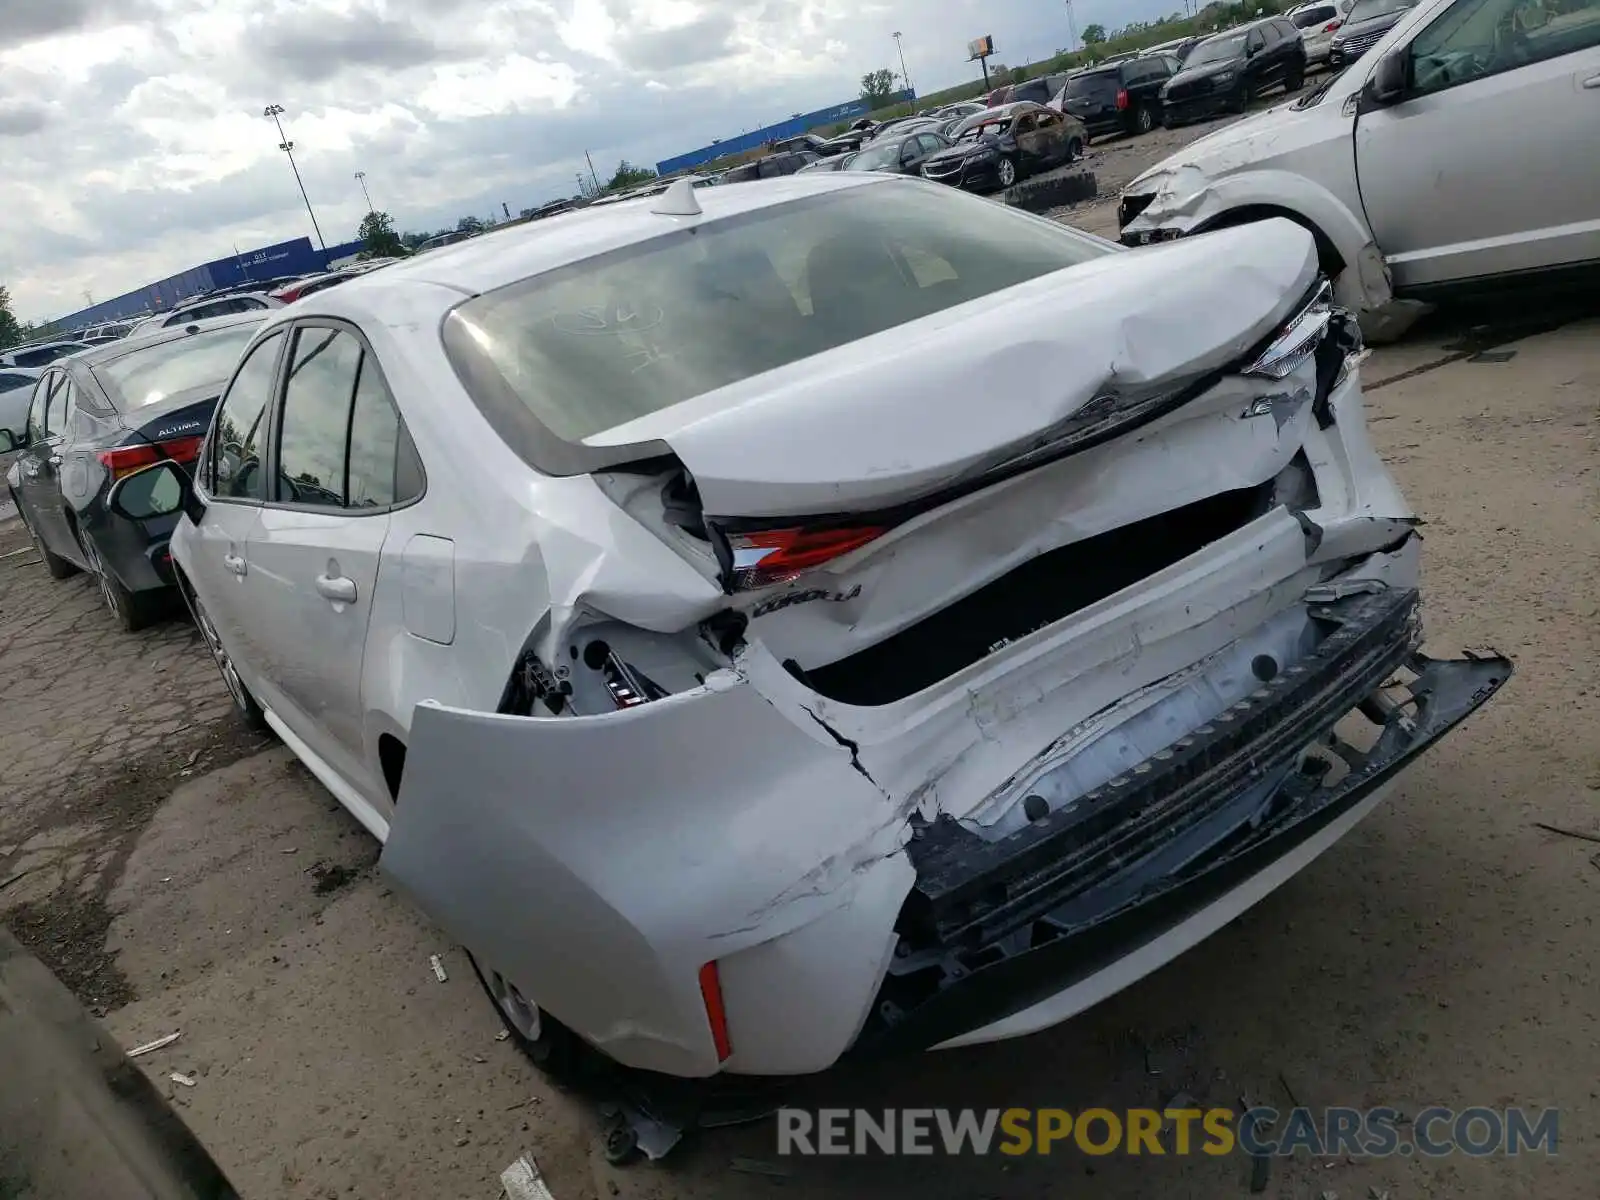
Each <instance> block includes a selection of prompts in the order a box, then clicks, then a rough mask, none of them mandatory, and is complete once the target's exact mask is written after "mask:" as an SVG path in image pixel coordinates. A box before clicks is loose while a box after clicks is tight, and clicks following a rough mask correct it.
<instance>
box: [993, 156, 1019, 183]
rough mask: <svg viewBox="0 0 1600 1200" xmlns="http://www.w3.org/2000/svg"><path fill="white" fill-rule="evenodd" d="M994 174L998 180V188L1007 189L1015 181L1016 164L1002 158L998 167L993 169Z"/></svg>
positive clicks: (1011, 160)
mask: <svg viewBox="0 0 1600 1200" xmlns="http://www.w3.org/2000/svg"><path fill="white" fill-rule="evenodd" d="M995 174H996V175H997V176H998V177H999V179H1000V186H1001V187H1003V188H1008V187H1010V186H1011V185H1012V184H1014V183H1016V181H1017V163H1016V160H1015V159H1011V158H1002V159H1001V160H1000V165H999V166H998V167H996V168H995Z"/></svg>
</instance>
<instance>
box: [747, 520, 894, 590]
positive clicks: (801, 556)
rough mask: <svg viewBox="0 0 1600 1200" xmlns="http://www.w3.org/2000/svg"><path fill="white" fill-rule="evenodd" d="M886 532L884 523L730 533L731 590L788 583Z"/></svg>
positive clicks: (886, 527) (886, 528)
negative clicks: (842, 527)
mask: <svg viewBox="0 0 1600 1200" xmlns="http://www.w3.org/2000/svg"><path fill="white" fill-rule="evenodd" d="M887 531H888V526H886V525H862V526H857V527H854V528H847V529H760V530H756V531H754V532H751V533H730V534H728V535H727V538H728V550H729V551H730V553H731V557H732V562H731V563H730V564H729V566H730V568H731V570H730V572H729V574H730V576H731V579H730V582H731V584H732V588H731V590H732V591H736V592H741V591H744V592H747V591H750V590H752V589H754V588H761V587H767V586H769V585H771V584H774V583H787V582H788V581H789V580H791V579H794V578H795V577H797V576H799V575H803V574H805V573H806V572H807V571H809V570H811V568H813V567H818V566H821V565H822V564H823V563H825V562H829V561H831V560H833V559H835V558H839V557H840V556H841V555H845V554H849V553H850V551H852V550H857V549H860V548H861V547H862V546H865V545H866V544H867V543H868V542H870V541H872V540H873V539H874V538H877V537H881V536H882V535H883V534H884V533H886V532H887Z"/></svg>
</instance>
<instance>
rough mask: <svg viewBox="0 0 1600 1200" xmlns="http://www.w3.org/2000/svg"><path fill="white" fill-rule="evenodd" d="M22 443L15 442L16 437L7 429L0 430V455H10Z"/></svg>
mask: <svg viewBox="0 0 1600 1200" xmlns="http://www.w3.org/2000/svg"><path fill="white" fill-rule="evenodd" d="M21 444H22V443H21V442H19V441H18V440H17V435H16V434H14V433H12V432H11V430H9V429H0V454H10V453H11V452H12V451H13V450H15V449H16V448H17V447H18V446H20V445H21Z"/></svg>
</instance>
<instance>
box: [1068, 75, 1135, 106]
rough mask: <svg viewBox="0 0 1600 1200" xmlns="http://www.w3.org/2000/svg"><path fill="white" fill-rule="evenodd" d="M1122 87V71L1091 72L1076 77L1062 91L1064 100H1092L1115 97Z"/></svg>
mask: <svg viewBox="0 0 1600 1200" xmlns="http://www.w3.org/2000/svg"><path fill="white" fill-rule="evenodd" d="M1121 87H1122V73H1121V72H1120V71H1090V72H1089V73H1087V74H1085V75H1074V76H1073V77H1072V78H1071V79H1069V80H1067V86H1066V87H1064V88H1063V89H1062V90H1061V96H1062V99H1064V100H1092V99H1096V98H1098V97H1102V96H1108V95H1109V96H1115V95H1116V94H1117V91H1118V89H1119V88H1121Z"/></svg>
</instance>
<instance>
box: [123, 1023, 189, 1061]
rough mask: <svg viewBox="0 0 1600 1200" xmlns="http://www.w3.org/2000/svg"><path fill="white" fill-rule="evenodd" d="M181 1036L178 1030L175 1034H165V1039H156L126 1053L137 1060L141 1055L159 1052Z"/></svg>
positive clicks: (181, 1032)
mask: <svg viewBox="0 0 1600 1200" xmlns="http://www.w3.org/2000/svg"><path fill="white" fill-rule="evenodd" d="M182 1036H183V1030H181V1029H180V1030H178V1031H176V1032H175V1033H169V1034H167V1036H166V1037H158V1038H157V1039H156V1040H155V1041H153V1042H146V1043H145V1044H144V1045H142V1046H135V1047H134V1048H133V1049H132V1050H129V1051H128V1057H129V1058H138V1057H139V1056H140V1055H141V1054H149V1053H151V1052H152V1051H155V1050H160V1049H162V1048H164V1047H166V1046H170V1045H172V1043H173V1042H175V1041H177V1040H178V1039H179V1038H180V1037H182Z"/></svg>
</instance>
